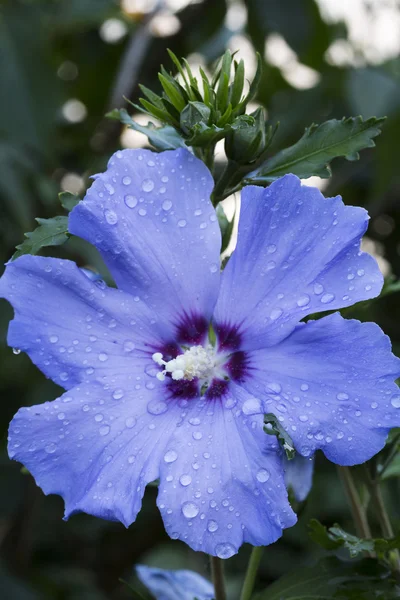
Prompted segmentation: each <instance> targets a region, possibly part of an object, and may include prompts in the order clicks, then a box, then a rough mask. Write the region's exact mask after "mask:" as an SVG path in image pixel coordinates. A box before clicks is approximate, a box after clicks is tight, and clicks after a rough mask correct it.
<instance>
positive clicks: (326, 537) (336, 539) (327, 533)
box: [309, 519, 382, 558]
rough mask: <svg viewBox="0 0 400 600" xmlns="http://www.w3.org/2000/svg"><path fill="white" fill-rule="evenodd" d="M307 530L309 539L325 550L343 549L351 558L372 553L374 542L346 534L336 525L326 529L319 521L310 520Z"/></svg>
mask: <svg viewBox="0 0 400 600" xmlns="http://www.w3.org/2000/svg"><path fill="white" fill-rule="evenodd" d="M309 529H310V537H311V539H312V540H313V541H314V542H316V543H317V544H319V545H320V546H322V547H323V548H325V550H335V549H337V548H340V547H344V548H346V549H347V550H348V551H349V553H350V556H351V557H352V558H355V557H356V556H358V555H359V554H361V553H363V552H373V551H374V548H375V540H373V539H371V540H366V539H362V538H359V537H357V536H355V535H352V534H351V533H347V531H345V530H344V529H342V528H341V527H340V525H337V524H336V525H334V526H333V527H330V528H329V529H327V528H326V527H324V525H322V524H321V523H320V522H319V521H317V520H316V519H312V520H311V521H310V524H309ZM380 541H382V540H380Z"/></svg>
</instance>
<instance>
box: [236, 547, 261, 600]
mask: <svg viewBox="0 0 400 600" xmlns="http://www.w3.org/2000/svg"><path fill="white" fill-rule="evenodd" d="M263 552H264V548H263V546H255V547H254V548H253V550H252V552H251V556H250V560H249V564H248V566H247V571H246V577H245V579H244V582H243V588H242V593H241V595H240V600H250V598H251V596H252V594H253V589H254V584H255V581H256V576H257V571H258V567H259V566H260V561H261V557H262V555H263Z"/></svg>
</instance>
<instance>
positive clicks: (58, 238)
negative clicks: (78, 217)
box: [12, 216, 69, 260]
mask: <svg viewBox="0 0 400 600" xmlns="http://www.w3.org/2000/svg"><path fill="white" fill-rule="evenodd" d="M35 221H37V223H38V224H39V226H38V227H36V229H34V230H33V231H30V232H29V233H25V237H26V238H27V239H26V240H24V241H23V242H22V244H19V246H17V247H16V252H15V253H14V254H13V256H12V260H15V259H16V258H18V257H19V256H22V255H23V254H38V253H39V252H40V250H41V249H42V248H44V247H46V246H62V244H65V242H66V241H67V240H68V238H69V233H68V217H66V216H59V217H53V218H52V219H40V218H37V219H35Z"/></svg>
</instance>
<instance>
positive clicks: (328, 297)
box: [321, 294, 335, 304]
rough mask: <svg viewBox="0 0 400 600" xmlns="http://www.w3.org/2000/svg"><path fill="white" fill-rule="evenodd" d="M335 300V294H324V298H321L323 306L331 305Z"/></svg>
mask: <svg viewBox="0 0 400 600" xmlns="http://www.w3.org/2000/svg"><path fill="white" fill-rule="evenodd" d="M334 299H335V294H324V295H323V296H321V302H322V304H329V303H330V302H332V300H334Z"/></svg>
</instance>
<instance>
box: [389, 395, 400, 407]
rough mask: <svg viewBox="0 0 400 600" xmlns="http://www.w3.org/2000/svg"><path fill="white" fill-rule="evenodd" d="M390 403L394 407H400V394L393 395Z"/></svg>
mask: <svg viewBox="0 0 400 600" xmlns="http://www.w3.org/2000/svg"><path fill="white" fill-rule="evenodd" d="M390 404H391V405H392V406H393V407H394V408H400V396H393V398H392V399H391V401H390Z"/></svg>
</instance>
